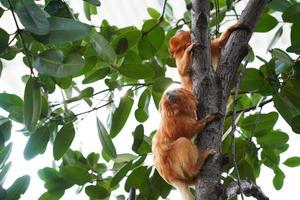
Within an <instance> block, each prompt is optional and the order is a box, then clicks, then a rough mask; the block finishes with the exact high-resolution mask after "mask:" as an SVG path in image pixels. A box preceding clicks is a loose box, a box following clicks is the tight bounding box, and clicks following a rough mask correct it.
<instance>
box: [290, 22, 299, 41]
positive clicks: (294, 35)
mask: <svg viewBox="0 0 300 200" xmlns="http://www.w3.org/2000/svg"><path fill="white" fill-rule="evenodd" d="M291 44H292V46H294V45H297V44H300V21H297V22H295V23H293V25H292V27H291Z"/></svg>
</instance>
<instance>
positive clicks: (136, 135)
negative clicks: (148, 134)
mask: <svg viewBox="0 0 300 200" xmlns="http://www.w3.org/2000/svg"><path fill="white" fill-rule="evenodd" d="M132 134H133V139H134V141H133V144H132V150H133V151H134V152H136V153H137V151H138V149H139V148H140V146H141V145H142V143H143V142H144V126H143V125H142V124H140V125H138V126H137V127H136V128H135V130H134V132H133V133H132Z"/></svg>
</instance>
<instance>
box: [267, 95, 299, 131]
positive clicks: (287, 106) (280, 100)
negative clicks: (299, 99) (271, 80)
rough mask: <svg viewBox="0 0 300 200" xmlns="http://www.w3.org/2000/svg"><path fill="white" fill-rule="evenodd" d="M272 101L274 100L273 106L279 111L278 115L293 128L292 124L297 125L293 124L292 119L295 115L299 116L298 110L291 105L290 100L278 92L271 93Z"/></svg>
mask: <svg viewBox="0 0 300 200" xmlns="http://www.w3.org/2000/svg"><path fill="white" fill-rule="evenodd" d="M273 101H274V106H275V108H276V109H277V110H278V112H279V113H280V115H281V116H282V117H283V118H284V119H285V121H286V122H287V123H288V124H290V125H291V126H292V128H293V126H295V125H296V126H297V124H293V119H294V118H296V117H297V116H300V110H299V109H298V108H297V107H295V105H293V103H292V102H290V100H289V99H288V98H287V97H286V96H284V95H282V94H280V93H277V94H273ZM294 131H295V132H297V133H300V130H298V131H296V129H295V130H294Z"/></svg>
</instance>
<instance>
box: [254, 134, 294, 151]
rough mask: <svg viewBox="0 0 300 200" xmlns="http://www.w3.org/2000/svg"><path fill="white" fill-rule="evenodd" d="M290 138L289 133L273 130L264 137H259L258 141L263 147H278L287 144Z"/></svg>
mask: <svg viewBox="0 0 300 200" xmlns="http://www.w3.org/2000/svg"><path fill="white" fill-rule="evenodd" d="M288 140H289V136H288V134H286V133H284V132H281V131H271V132H269V133H268V134H267V135H264V136H263V137H258V138H257V143H258V144H260V145H262V146H263V147H269V148H276V147H280V146H283V145H285V144H286V143H287V141H288Z"/></svg>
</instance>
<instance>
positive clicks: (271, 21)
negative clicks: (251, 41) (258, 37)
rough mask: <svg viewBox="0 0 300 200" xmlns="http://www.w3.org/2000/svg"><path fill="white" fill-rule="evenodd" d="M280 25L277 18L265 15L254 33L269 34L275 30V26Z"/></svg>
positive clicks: (260, 19)
mask: <svg viewBox="0 0 300 200" xmlns="http://www.w3.org/2000/svg"><path fill="white" fill-rule="evenodd" d="M277 24H278V21H277V19H276V18H275V17H273V16H272V15H269V14H267V13H263V14H262V15H261V16H260V17H259V20H258V22H257V24H256V26H255V30H254V32H268V31H270V30H272V29H273V28H275V26H276V25H277Z"/></svg>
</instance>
